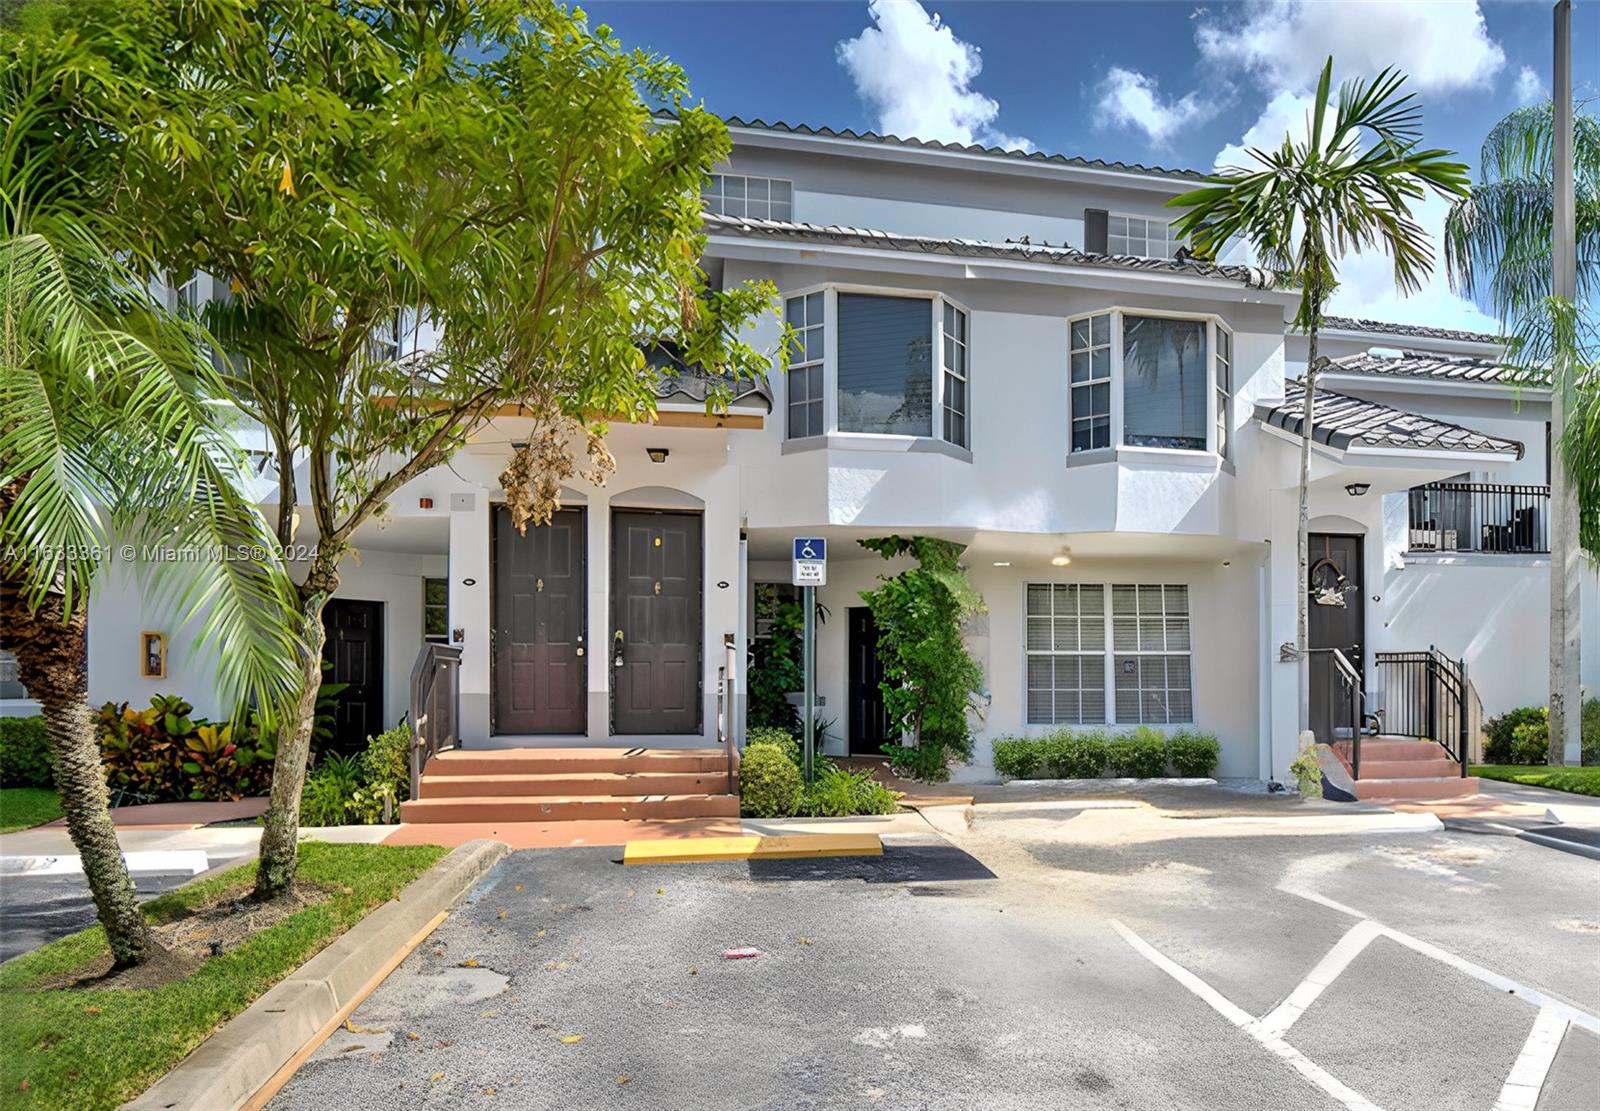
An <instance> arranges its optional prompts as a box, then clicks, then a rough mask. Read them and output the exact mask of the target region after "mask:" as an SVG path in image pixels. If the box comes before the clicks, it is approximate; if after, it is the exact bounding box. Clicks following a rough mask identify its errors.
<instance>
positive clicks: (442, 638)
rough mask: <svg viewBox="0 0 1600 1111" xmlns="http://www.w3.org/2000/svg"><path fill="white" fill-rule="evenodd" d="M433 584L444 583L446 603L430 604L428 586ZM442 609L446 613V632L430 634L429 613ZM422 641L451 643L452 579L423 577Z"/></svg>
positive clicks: (433, 576) (436, 576)
mask: <svg viewBox="0 0 1600 1111" xmlns="http://www.w3.org/2000/svg"><path fill="white" fill-rule="evenodd" d="M431 582H441V583H444V586H445V595H444V601H443V602H430V601H428V584H429V583H431ZM440 609H442V610H443V611H444V632H442V633H430V632H428V611H429V610H440ZM422 639H423V640H424V641H427V642H429V643H432V644H449V643H450V579H449V576H446V575H424V576H423V577H422Z"/></svg>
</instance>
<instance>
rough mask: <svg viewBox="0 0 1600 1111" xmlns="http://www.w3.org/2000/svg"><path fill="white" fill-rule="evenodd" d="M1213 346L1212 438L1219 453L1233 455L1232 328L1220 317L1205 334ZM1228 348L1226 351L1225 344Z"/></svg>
mask: <svg viewBox="0 0 1600 1111" xmlns="http://www.w3.org/2000/svg"><path fill="white" fill-rule="evenodd" d="M1206 342H1207V343H1208V344H1209V345H1210V348H1211V370H1212V373H1211V385H1212V391H1213V393H1214V395H1215V397H1214V399H1213V401H1212V421H1213V424H1212V432H1211V436H1212V439H1211V442H1212V445H1213V446H1214V447H1215V448H1216V452H1217V455H1219V456H1220V457H1221V458H1223V459H1225V460H1231V459H1232V458H1233V389H1234V386H1233V364H1234V359H1235V353H1234V350H1233V329H1231V328H1229V327H1228V326H1227V325H1226V324H1223V323H1222V322H1221V321H1220V320H1213V321H1212V322H1211V329H1210V331H1209V333H1208V334H1207V336H1206ZM1224 347H1226V348H1227V351H1226V352H1224V351H1223V348H1224Z"/></svg>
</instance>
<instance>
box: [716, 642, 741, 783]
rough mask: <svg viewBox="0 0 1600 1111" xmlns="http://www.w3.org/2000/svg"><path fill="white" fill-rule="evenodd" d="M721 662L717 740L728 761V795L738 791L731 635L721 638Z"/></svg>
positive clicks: (734, 660)
mask: <svg viewBox="0 0 1600 1111" xmlns="http://www.w3.org/2000/svg"><path fill="white" fill-rule="evenodd" d="M722 652H723V662H722V666H721V667H719V668H717V740H718V741H720V742H721V743H722V746H723V749H724V751H725V753H726V755H727V759H728V794H730V795H731V794H734V793H735V792H736V791H737V790H738V777H739V745H738V739H737V737H736V736H735V733H736V730H735V728H734V713H735V712H736V711H735V709H734V697H733V687H734V676H735V675H737V674H738V672H739V652H738V646H737V642H736V639H735V637H734V635H733V634H732V633H726V634H724V635H723V638H722Z"/></svg>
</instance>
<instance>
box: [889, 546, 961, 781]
mask: <svg viewBox="0 0 1600 1111" xmlns="http://www.w3.org/2000/svg"><path fill="white" fill-rule="evenodd" d="M859 543H860V544H861V546H862V547H863V548H866V549H867V550H868V551H872V552H877V553H878V554H879V555H881V556H882V557H883V558H884V559H894V558H895V557H896V556H911V557H912V558H914V559H915V560H916V561H917V566H915V567H910V568H907V569H906V570H904V571H901V572H900V573H899V574H896V575H881V576H879V582H880V583H882V585H881V586H879V587H878V588H877V589H875V590H864V591H862V592H861V599H862V601H864V602H866V603H867V606H868V608H869V609H871V610H872V619H873V621H874V622H875V623H876V624H877V626H878V652H879V654H880V655H881V656H882V658H883V682H882V684H881V686H882V689H883V706H884V710H885V711H886V713H887V714H888V718H889V720H890V722H892V723H894V724H895V725H897V726H899V729H900V732H902V733H903V734H904V735H906V736H909V737H910V738H911V740H912V743H913V747H911V748H906V747H905V746H902V745H898V744H895V743H893V742H891V743H890V744H887V745H885V746H884V751H886V752H887V753H889V755H890V756H891V757H893V758H894V759H895V760H896V762H897V763H900V764H902V765H909V766H910V767H911V769H912V770H914V771H915V772H916V774H917V775H918V776H920V777H921V778H923V779H945V778H947V777H948V776H949V774H950V762H951V761H952V760H969V759H971V758H972V720H971V717H970V714H971V712H972V711H973V710H974V709H975V708H976V707H977V705H978V701H977V700H978V696H979V695H980V694H981V693H982V691H983V668H982V666H981V665H980V664H979V663H978V661H977V660H975V659H973V658H972V654H971V653H970V652H968V651H967V646H966V644H965V642H964V641H963V639H962V633H963V629H964V627H965V625H966V621H967V619H968V618H969V617H971V616H972V615H973V614H976V613H981V612H983V599H982V598H980V597H979V596H978V593H977V592H976V591H975V590H973V589H972V586H971V584H970V583H968V582H967V576H966V573H965V572H964V571H963V570H962V567H961V562H960V560H961V553H962V552H963V551H964V550H965V548H964V547H963V546H962V545H960V544H953V543H951V542H950V541H948V540H936V539H934V538H932V537H928V536H884V537H879V538H877V539H874V540H862V541H860V542H859Z"/></svg>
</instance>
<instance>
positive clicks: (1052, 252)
mask: <svg viewBox="0 0 1600 1111" xmlns="http://www.w3.org/2000/svg"><path fill="white" fill-rule="evenodd" d="M705 221H706V230H707V231H708V232H710V233H711V234H716V235H741V236H748V237H751V238H762V239H788V240H800V241H803V242H808V243H838V244H845V245H849V246H860V247H878V248H881V249H884V250H893V251H907V252H920V253H924V254H946V255H954V256H957V257H961V258H1001V259H1016V260H1019V261H1023V262H1040V263H1049V264H1053V265H1057V266H1100V267H1106V268H1109V269H1116V270H1142V271H1145V272H1146V273H1163V274H1188V275H1193V276H1197V277H1202V278H1218V279H1221V280H1223V281H1231V282H1237V283H1239V284H1240V285H1243V286H1245V287H1246V288H1247V289H1271V288H1275V287H1276V286H1277V285H1278V280H1277V276H1276V275H1274V274H1273V273H1272V272H1271V271H1269V270H1263V269H1261V268H1260V267H1257V266H1233V265H1219V264H1217V263H1210V262H1200V261H1198V260H1195V259H1164V258H1137V257H1133V256H1129V255H1098V254H1091V253H1089V252H1088V251H1080V250H1078V249H1077V248H1076V247H1067V246H1064V245H1062V246H1052V245H1050V244H1048V243H1032V242H1029V241H1028V240H1026V239H1021V240H1014V239H1008V240H1006V241H1004V242H995V241H992V240H983V239H955V238H950V237H947V236H935V235H910V234H906V233H904V232H889V231H879V230H876V229H874V228H856V227H845V226H841V225H838V224H826V225H825V224H806V223H799V222H796V221H792V220H758V219H753V218H749V217H743V216H721V215H717V214H714V213H706V216H705Z"/></svg>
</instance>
